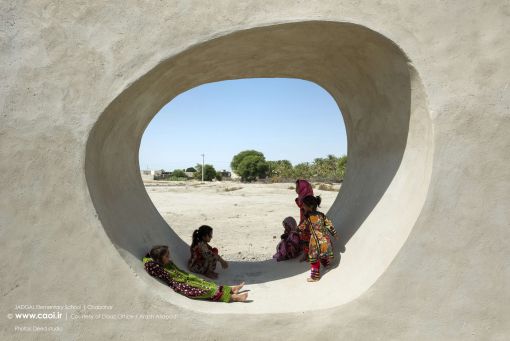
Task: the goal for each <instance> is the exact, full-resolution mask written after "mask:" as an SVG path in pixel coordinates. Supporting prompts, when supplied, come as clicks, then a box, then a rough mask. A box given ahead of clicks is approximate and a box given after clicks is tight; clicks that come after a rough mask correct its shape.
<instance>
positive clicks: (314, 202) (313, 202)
mask: <svg viewBox="0 0 510 341" xmlns="http://www.w3.org/2000/svg"><path fill="white" fill-rule="evenodd" d="M321 202H322V199H321V196H320V195H318V196H316V197H314V196H313V195H309V196H306V197H304V198H303V203H304V204H305V205H306V206H308V207H310V208H311V209H312V211H317V207H320V206H321Z"/></svg>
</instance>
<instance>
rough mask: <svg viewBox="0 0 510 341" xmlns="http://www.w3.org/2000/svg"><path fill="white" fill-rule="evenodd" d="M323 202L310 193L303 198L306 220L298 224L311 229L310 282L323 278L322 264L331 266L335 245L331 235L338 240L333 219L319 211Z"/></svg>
mask: <svg viewBox="0 0 510 341" xmlns="http://www.w3.org/2000/svg"><path fill="white" fill-rule="evenodd" d="M320 203H321V198H320V197H314V196H313V195H309V196H307V197H305V198H304V199H303V208H304V210H305V217H306V218H305V220H304V221H303V223H301V224H300V225H299V226H298V229H299V230H304V229H308V230H309V231H310V243H309V245H308V261H309V262H310V266H311V276H310V278H308V279H307V280H308V282H316V281H318V280H319V279H320V278H321V275H320V266H321V263H322V265H323V266H324V267H327V266H329V264H330V262H331V260H332V259H333V257H334V255H333V247H332V245H331V239H330V235H332V236H334V237H335V239H336V240H338V235H337V233H336V230H335V228H334V226H333V223H332V222H331V220H330V219H329V218H328V217H326V215H325V214H324V213H321V212H319V211H317V207H319V205H320Z"/></svg>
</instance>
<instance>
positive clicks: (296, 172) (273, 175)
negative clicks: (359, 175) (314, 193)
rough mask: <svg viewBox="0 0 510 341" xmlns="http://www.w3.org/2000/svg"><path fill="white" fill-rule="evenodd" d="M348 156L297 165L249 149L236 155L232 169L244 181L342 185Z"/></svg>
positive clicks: (318, 159) (231, 165) (319, 159)
mask: <svg viewBox="0 0 510 341" xmlns="http://www.w3.org/2000/svg"><path fill="white" fill-rule="evenodd" d="M346 166H347V156H346V155H344V156H341V157H336V156H334V155H328V156H327V157H325V158H316V159H315V160H314V161H313V162H304V163H299V164H297V165H295V166H293V165H292V163H291V162H290V161H289V160H277V161H266V159H265V157H264V154H262V153H261V152H259V151H256V150H245V151H242V152H240V153H239V154H237V155H235V156H234V158H233V159H232V162H231V164H230V167H231V168H232V171H233V172H235V173H236V174H237V175H239V176H240V177H241V180H242V181H245V182H251V181H255V180H259V179H269V180H271V181H272V182H285V181H290V180H294V179H297V178H302V179H310V180H314V181H329V182H341V181H343V178H344V176H345V168H346Z"/></svg>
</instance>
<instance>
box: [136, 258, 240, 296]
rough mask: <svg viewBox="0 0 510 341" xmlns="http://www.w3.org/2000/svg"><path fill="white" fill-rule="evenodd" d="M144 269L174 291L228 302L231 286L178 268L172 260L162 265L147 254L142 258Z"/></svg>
mask: <svg viewBox="0 0 510 341" xmlns="http://www.w3.org/2000/svg"><path fill="white" fill-rule="evenodd" d="M143 264H144V267H145V270H146V271H147V272H148V273H149V275H151V276H152V277H156V278H159V279H161V280H162V281H163V282H165V284H166V285H168V286H169V287H171V288H172V289H173V290H174V291H175V292H177V293H179V294H181V295H184V296H186V297H189V298H194V299H209V300H212V301H219V302H230V298H231V296H232V288H231V287H229V286H227V285H217V284H216V283H214V282H209V281H205V280H203V279H201V278H199V277H197V276H195V275H192V274H189V273H187V272H185V271H182V270H181V269H179V268H178V267H177V266H176V265H175V264H174V263H173V262H170V263H169V264H167V265H165V266H163V265H162V264H161V263H159V262H156V261H154V260H153V259H152V258H150V257H149V256H148V255H147V256H145V257H144V258H143Z"/></svg>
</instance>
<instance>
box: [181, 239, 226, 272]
mask: <svg viewBox="0 0 510 341" xmlns="http://www.w3.org/2000/svg"><path fill="white" fill-rule="evenodd" d="M219 259H220V258H219V256H218V249H216V248H213V247H211V246H210V245H209V244H207V243H206V242H199V243H197V245H195V246H194V247H193V249H191V257H190V259H189V261H188V268H189V270H190V271H193V272H196V273H199V274H206V273H208V272H213V271H214V270H215V269H216V263H217V262H218V261H219Z"/></svg>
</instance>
